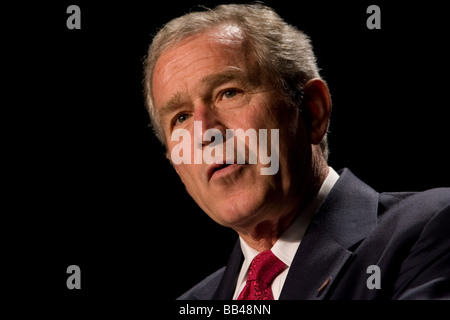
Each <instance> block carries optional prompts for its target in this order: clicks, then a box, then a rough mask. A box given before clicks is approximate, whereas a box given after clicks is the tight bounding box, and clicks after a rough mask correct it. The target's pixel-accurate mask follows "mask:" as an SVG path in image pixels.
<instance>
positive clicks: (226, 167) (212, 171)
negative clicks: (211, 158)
mask: <svg viewBox="0 0 450 320" xmlns="http://www.w3.org/2000/svg"><path fill="white" fill-rule="evenodd" d="M240 167H242V164H227V163H223V164H213V165H211V166H210V167H209V168H208V180H211V179H212V178H213V177H214V178H219V177H222V176H225V175H227V174H230V173H232V172H234V171H235V170H237V169H238V168H240Z"/></svg>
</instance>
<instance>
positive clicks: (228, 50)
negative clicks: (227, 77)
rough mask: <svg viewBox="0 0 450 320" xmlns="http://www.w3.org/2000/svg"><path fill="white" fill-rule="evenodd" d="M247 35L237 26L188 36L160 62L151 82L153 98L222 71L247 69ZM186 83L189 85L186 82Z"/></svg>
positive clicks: (228, 26) (165, 54)
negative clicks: (188, 78) (180, 84)
mask: <svg viewBox="0 0 450 320" xmlns="http://www.w3.org/2000/svg"><path fill="white" fill-rule="evenodd" d="M246 67H247V57H246V50H245V41H244V33H243V32H242V30H241V29H240V28H239V27H238V26H236V25H221V26H217V27H214V28H212V29H208V30H207V31H205V32H202V33H200V34H196V35H193V36H189V37H187V38H185V39H183V40H181V41H180V42H178V43H176V44H175V45H173V46H171V47H169V48H168V49H166V50H165V51H163V53H162V54H161V55H160V57H159V58H158V60H157V62H156V65H155V68H154V72H153V79H152V86H153V89H154V90H153V91H154V98H155V99H156V100H158V96H159V93H161V91H167V90H166V89H168V88H170V87H173V86H174V85H175V84H177V82H180V81H181V82H183V80H186V76H189V77H190V80H193V77H195V76H200V75H201V76H206V75H208V74H213V73H215V72H218V71H220V70H219V69H220V68H240V69H242V68H246ZM185 82H186V81H185Z"/></svg>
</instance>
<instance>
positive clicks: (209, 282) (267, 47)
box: [145, 5, 450, 300]
mask: <svg viewBox="0 0 450 320" xmlns="http://www.w3.org/2000/svg"><path fill="white" fill-rule="evenodd" d="M145 92H146V101H147V105H148V111H149V114H150V118H151V121H152V125H153V128H154V131H155V133H156V135H157V136H158V138H159V139H160V140H161V142H162V143H163V144H164V145H165V147H166V154H167V157H168V159H169V160H170V161H171V162H172V163H173V165H174V168H175V170H176V172H177V173H178V175H179V176H180V178H181V180H182V181H183V183H184V185H185V186H186V189H187V191H188V192H189V194H190V195H191V196H192V197H193V199H194V200H195V201H196V202H197V204H198V205H199V206H200V207H201V208H202V209H203V210H204V211H205V212H206V213H207V214H208V215H209V216H210V217H211V218H212V219H213V220H214V221H216V222H217V223H219V224H221V225H223V226H226V227H230V228H232V229H234V230H235V231H236V232H237V233H238V235H239V240H238V241H237V243H236V246H235V248H234V250H233V252H232V254H231V257H230V259H229V262H228V264H227V266H226V267H224V268H222V269H220V270H218V271H217V272H215V273H214V274H212V275H210V276H209V277H207V278H206V279H205V280H203V281H202V282H201V283H199V284H198V285H196V286H195V287H194V288H192V289H191V290H189V291H188V292H186V293H185V294H184V295H182V296H181V297H180V299H242V300H245V299H269V300H270V299H445V298H450V241H449V239H448V230H449V227H450V191H449V189H435V190H430V191H426V192H422V193H390V194H387V193H382V194H378V193H377V192H375V191H374V190H373V189H371V188H370V187H369V186H367V185H366V184H364V183H363V182H361V181H360V180H359V179H357V178H356V177H355V176H354V175H353V174H352V173H351V172H350V171H349V170H348V169H344V170H341V171H339V173H337V172H336V171H334V170H333V169H332V168H331V167H329V166H328V164H327V154H328V147H327V139H326V135H327V129H328V124H329V117H330V113H331V98H330V94H329V91H328V88H327V85H326V84H325V82H324V81H323V80H322V79H321V78H320V75H319V72H318V68H317V65H316V61H315V57H314V54H313V51H312V48H311V45H310V43H309V39H308V37H307V36H306V35H305V34H303V33H302V32H300V31H299V30H297V29H296V28H295V27H293V26H290V25H288V24H287V23H285V22H284V21H283V20H282V19H281V18H280V17H279V16H278V15H277V14H276V13H275V12H274V11H273V10H272V9H270V8H268V7H265V6H262V5H223V6H218V7H216V8H215V9H213V10H207V11H204V12H193V13H189V14H187V15H184V16H182V17H180V18H177V19H174V20H172V21H171V22H169V23H168V24H167V25H165V26H164V27H163V28H162V29H161V30H160V31H159V32H158V34H157V35H156V36H155V37H154V39H153V42H152V44H151V46H150V48H149V52H148V56H147V59H146V69H145ZM239 130H240V131H239ZM252 130H255V131H256V130H257V131H259V134H260V135H259V138H260V139H259V140H257V141H255V140H254V139H252V137H256V138H257V137H258V135H257V134H255V135H254V136H252V135H251V133H252V132H253V131H252ZM264 130H267V131H264ZM230 132H231V134H230ZM237 132H240V133H242V132H244V133H248V134H244V135H243V136H242V135H240V137H239V134H237ZM261 132H263V133H264V132H270V133H276V134H275V135H271V134H269V133H267V135H266V136H264V135H261ZM261 137H266V139H262V138H261ZM269 137H270V138H269ZM277 138H278V139H277ZM230 141H231V143H230ZM186 143H189V144H188V146H189V147H188V148H186ZM239 144H244V147H245V151H244V152H242V150H241V151H239V150H238V149H239ZM180 146H181V147H180ZM269 146H270V147H269ZM268 149H270V152H269V151H268ZM222 151H223V152H222ZM263 151H265V152H266V155H269V154H270V159H271V161H270V162H268V161H262V155H263V154H264V152H263ZM202 154H203V157H202ZM205 154H209V155H211V157H212V159H213V161H207V160H206V158H207V157H206V158H205ZM255 154H257V156H258V158H257V161H256V162H252V161H251V158H252V155H255ZM198 155H200V156H198ZM272 166H275V168H276V170H272V171H270V170H269V171H270V172H269V174H264V173H263V172H267V171H264V169H266V170H267V169H270V168H273V167H272Z"/></svg>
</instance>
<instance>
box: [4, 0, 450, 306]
mask: <svg viewBox="0 0 450 320" xmlns="http://www.w3.org/2000/svg"><path fill="white" fill-rule="evenodd" d="M225 2H226V1H224V2H220V3H225ZM217 3H219V2H217V1H182V2H173V1H165V2H153V1H144V2H142V3H141V2H137V1H122V2H111V1H103V2H102V1H98V2H95V4H94V3H92V2H88V1H78V2H67V1H59V2H55V3H49V2H38V3H36V2H33V4H27V3H20V4H16V5H14V6H7V7H3V15H4V17H5V19H3V23H4V24H5V27H4V28H3V30H4V32H5V35H4V37H3V42H4V46H3V51H4V53H6V54H7V56H8V58H5V59H4V64H5V68H8V70H10V69H9V68H11V69H12V72H11V73H5V74H7V76H6V75H5V78H6V79H7V82H8V86H6V90H5V91H6V92H5V95H7V94H10V95H11V96H12V99H11V100H8V99H6V98H5V100H4V104H5V106H7V108H6V109H7V110H10V111H13V112H12V113H13V114H14V115H13V116H14V117H4V118H3V119H4V120H3V121H4V122H5V124H6V125H8V124H9V125H10V126H9V127H8V126H5V128H7V130H6V133H5V134H4V137H5V138H6V139H5V146H6V145H7V146H8V147H11V149H8V150H7V151H6V149H5V151H4V160H6V159H8V160H10V161H8V164H7V165H6V164H5V165H4V169H5V170H4V171H5V180H4V181H5V182H4V183H5V184H6V185H7V191H5V192H4V193H3V194H4V197H5V200H6V201H7V202H8V203H9V205H7V206H6V207H5V209H4V210H5V216H7V217H8V218H11V222H10V224H5V228H6V229H7V230H6V231H11V232H10V233H8V234H7V236H6V239H5V248H6V249H7V250H8V249H11V250H10V253H12V256H11V258H8V259H6V260H5V262H4V265H6V266H7V267H11V270H12V271H13V272H12V273H6V274H5V276H6V278H7V280H11V282H12V283H13V288H14V291H13V292H14V294H11V296H13V297H18V298H20V299H24V298H30V299H31V300H33V301H45V302H46V303H42V304H40V306H41V307H42V308H44V309H45V308H46V307H49V308H51V307H52V306H53V307H54V306H56V305H58V306H66V309H65V310H74V309H77V308H78V309H79V308H83V307H84V306H86V305H92V304H96V303H106V304H109V303H112V302H116V303H118V304H121V305H125V306H127V307H129V308H133V306H134V307H135V305H134V304H135V303H136V304H140V303H142V302H144V303H145V302H147V301H155V300H161V301H168V300H169V301H170V300H173V299H175V298H176V297H177V296H179V295H180V294H182V293H183V292H184V291H186V290H187V289H189V288H190V287H191V286H192V285H194V284H195V283H197V282H198V281H200V280H201V279H203V278H204V277H205V276H206V275H208V274H210V273H212V272H213V271H215V270H216V269H218V268H219V267H221V266H223V265H224V264H225V263H226V260H227V258H228V255H229V253H230V251H231V248H232V246H233V245H234V243H235V241H236V238H237V237H236V235H235V233H234V232H233V231H232V230H228V229H225V228H223V227H220V226H218V225H216V224H215V223H214V222H213V221H212V220H210V219H209V218H208V217H207V216H206V215H205V214H204V213H203V212H202V211H201V210H200V209H199V208H198V207H197V205H196V204H195V203H194V202H193V201H192V200H191V199H190V197H189V196H188V195H187V193H186V192H185V190H184V186H183V185H182V183H181V182H180V181H179V179H178V177H177V176H176V173H175V171H174V170H173V169H172V168H171V167H170V165H169V163H168V161H167V160H166V159H165V157H164V154H163V152H162V151H163V150H162V148H161V147H160V145H159V143H158V142H157V141H156V139H155V138H154V137H153V136H152V132H151V130H150V129H149V128H148V127H147V125H148V123H149V118H148V116H147V114H146V111H145V108H144V100H143V95H142V84H141V82H142V62H143V57H144V56H145V54H146V50H147V47H148V45H149V43H150V42H151V39H152V34H154V33H155V32H156V31H157V30H158V28H159V27H160V26H161V25H162V24H163V23H165V22H167V21H168V20H170V19H172V18H174V17H177V16H179V15H181V14H183V13H185V12H188V11H189V10H191V8H194V10H195V5H198V4H203V5H206V6H209V7H212V6H214V5H215V4H217ZM265 3H266V4H268V5H270V6H272V7H273V8H275V9H276V11H277V12H278V13H279V14H280V15H281V16H282V17H283V18H284V19H285V20H287V21H288V22H289V23H291V24H294V25H296V26H298V27H299V28H300V29H301V30H303V31H305V32H306V33H307V34H308V35H309V36H310V37H311V39H312V44H313V47H314V50H315V53H316V55H317V59H318V64H319V67H320V68H321V75H322V76H323V78H324V79H325V80H326V81H327V83H328V85H329V88H330V92H331V95H332V99H333V112H332V116H331V126H330V133H329V143H330V149H331V154H330V159H329V164H330V165H331V166H332V167H333V168H334V169H336V170H338V169H340V168H342V167H348V168H350V170H352V171H353V172H354V173H355V174H356V175H357V176H358V177H359V178H360V179H362V180H363V181H365V182H366V183H368V184H369V185H371V186H372V187H373V188H374V189H376V190H377V191H380V192H381V191H420V190H424V189H429V188H434V187H443V186H449V184H450V175H449V173H448V164H449V163H450V161H449V159H450V156H449V153H448V149H449V148H448V137H449V135H448V117H447V114H448V112H447V109H448V108H449V98H448V91H449V90H448V84H449V80H448V73H449V62H448V56H449V49H448V45H447V42H448V31H449V27H448V24H447V22H446V20H447V19H446V15H445V13H446V11H445V10H444V7H443V6H442V5H439V4H438V2H437V1H427V2H426V3H424V4H414V3H410V2H406V1H401V2H398V1H396V4H395V5H394V4H392V3H389V2H387V1H373V2H369V1H345V2H344V1H328V2H324V1H318V2H315V3H313V4H312V3H309V2H306V1H266V2H265ZM71 4H77V5H78V6H79V7H80V8H81V30H68V29H67V28H66V19H67V18H68V16H69V15H68V14H67V13H66V9H67V7H68V6H69V5H71ZM370 4H377V5H378V6H380V8H381V30H368V29H367V27H366V20H367V18H368V16H369V15H368V14H367V13H366V9H367V7H368V6H369V5H370ZM13 119H14V121H13ZM11 124H12V125H11ZM6 201H5V203H6ZM8 253H9V250H8ZM72 264H75V265H78V266H80V268H81V287H82V289H81V290H68V289H67V287H66V279H67V277H68V274H66V269H67V267H68V266H69V265H72ZM67 308H68V309H67ZM53 310H55V309H53Z"/></svg>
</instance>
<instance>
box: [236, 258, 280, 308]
mask: <svg viewBox="0 0 450 320" xmlns="http://www.w3.org/2000/svg"><path fill="white" fill-rule="evenodd" d="M285 267H286V265H285V264H284V263H283V261H281V260H280V259H278V258H277V257H276V256H275V255H274V254H273V253H272V251H270V250H266V251H263V252H261V253H260V254H258V255H257V256H256V257H255V258H254V259H253V260H252V263H251V264H250V269H249V271H248V278H247V282H246V284H245V287H244V289H243V290H242V292H241V293H240V294H239V297H238V300H273V293H272V289H271V286H272V282H273V280H274V279H275V278H276V277H277V276H278V275H279V274H280V273H281V271H283V270H284V268H285Z"/></svg>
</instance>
